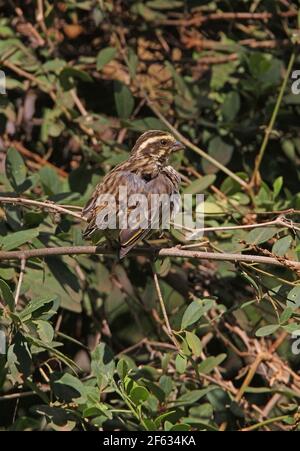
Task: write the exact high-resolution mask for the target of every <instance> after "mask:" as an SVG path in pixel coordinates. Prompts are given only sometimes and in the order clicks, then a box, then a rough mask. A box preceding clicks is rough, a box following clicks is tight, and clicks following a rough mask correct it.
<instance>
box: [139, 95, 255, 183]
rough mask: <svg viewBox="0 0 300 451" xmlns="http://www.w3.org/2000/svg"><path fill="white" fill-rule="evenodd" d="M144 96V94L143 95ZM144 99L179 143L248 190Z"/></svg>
mask: <svg viewBox="0 0 300 451" xmlns="http://www.w3.org/2000/svg"><path fill="white" fill-rule="evenodd" d="M144 95H145V94H144ZM145 98H146V100H147V103H148V106H149V108H150V109H151V110H152V111H153V113H154V114H156V116H157V117H158V118H159V119H160V120H161V121H162V122H163V123H164V124H165V125H166V126H167V127H168V128H169V129H170V130H171V131H172V133H174V135H175V136H176V137H177V138H178V139H180V141H181V142H182V143H183V144H184V145H186V146H187V147H189V148H190V149H192V150H193V151H194V152H196V153H197V154H198V155H201V157H202V158H205V159H206V160H207V161H209V162H210V163H211V164H213V165H214V166H215V167H216V168H218V169H219V170H220V171H222V172H224V173H225V174H226V175H228V176H229V177H231V178H232V179H233V180H235V181H236V182H237V183H239V185H241V186H242V187H243V188H245V189H248V184H247V182H245V180H243V179H241V178H240V177H239V176H238V175H236V174H234V172H232V171H230V169H228V168H226V167H225V166H223V164H221V163H220V162H219V161H217V160H215V159H214V158H213V157H211V156H210V155H208V154H207V153H206V152H205V151H204V150H202V149H200V147H198V146H196V145H195V144H193V143H192V142H191V141H190V140H189V139H187V138H186V137H185V136H183V135H182V134H181V133H180V132H179V131H178V130H177V129H176V128H175V127H173V125H172V124H171V123H170V122H169V121H168V120H167V119H166V118H165V117H164V115H163V114H162V113H161V112H160V111H159V109H158V108H157V107H156V106H155V105H153V103H152V102H151V100H150V99H149V98H148V96H147V95H145Z"/></svg>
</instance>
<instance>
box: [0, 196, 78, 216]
mask: <svg viewBox="0 0 300 451" xmlns="http://www.w3.org/2000/svg"><path fill="white" fill-rule="evenodd" d="M0 204H18V205H30V206H32V207H38V208H42V209H43V210H49V211H56V212H58V213H63V214H67V215H70V216H73V217H74V218H77V219H80V220H81V221H86V219H85V218H84V217H83V216H81V214H79V213H75V212H74V211H71V210H68V209H66V208H64V207H61V206H60V205H57V204H54V203H52V202H49V201H44V202H41V201H38V200H32V199H25V198H23V197H0Z"/></svg>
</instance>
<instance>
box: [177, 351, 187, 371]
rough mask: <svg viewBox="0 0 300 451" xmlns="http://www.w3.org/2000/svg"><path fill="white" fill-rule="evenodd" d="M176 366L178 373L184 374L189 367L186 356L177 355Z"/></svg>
mask: <svg viewBox="0 0 300 451" xmlns="http://www.w3.org/2000/svg"><path fill="white" fill-rule="evenodd" d="M175 366H176V370H177V371H178V373H180V374H182V373H184V372H185V369H186V366H187V359H186V357H185V356H183V355H181V354H177V356H176V359H175Z"/></svg>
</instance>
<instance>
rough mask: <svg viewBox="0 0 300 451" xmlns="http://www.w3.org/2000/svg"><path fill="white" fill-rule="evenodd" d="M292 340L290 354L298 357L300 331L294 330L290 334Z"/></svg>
mask: <svg viewBox="0 0 300 451" xmlns="http://www.w3.org/2000/svg"><path fill="white" fill-rule="evenodd" d="M292 339H293V340H294V341H293V344H292V353H293V354H294V355H299V354H300V330H295V331H294V332H293V333H292Z"/></svg>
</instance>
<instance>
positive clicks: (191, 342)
mask: <svg viewBox="0 0 300 451" xmlns="http://www.w3.org/2000/svg"><path fill="white" fill-rule="evenodd" d="M185 338H186V341H187V344H188V346H189V348H190V350H191V351H192V353H193V354H194V355H196V356H199V355H200V354H201V351H202V344H201V340H200V338H199V337H197V335H196V334H193V333H192V332H188V331H185Z"/></svg>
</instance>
